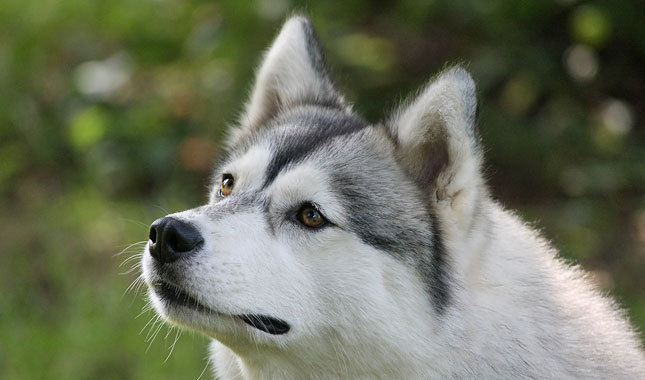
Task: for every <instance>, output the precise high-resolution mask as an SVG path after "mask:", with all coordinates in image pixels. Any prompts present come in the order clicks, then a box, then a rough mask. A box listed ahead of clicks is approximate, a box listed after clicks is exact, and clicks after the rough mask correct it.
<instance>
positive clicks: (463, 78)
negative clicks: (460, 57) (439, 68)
mask: <svg viewBox="0 0 645 380" xmlns="http://www.w3.org/2000/svg"><path fill="white" fill-rule="evenodd" d="M439 78H440V79H449V80H451V81H452V82H453V83H455V84H457V85H459V86H460V87H462V88H463V89H464V90H466V91H468V92H472V93H473V94H474V93H475V87H476V86H475V80H474V79H473V77H472V76H471V75H470V73H469V72H468V70H466V69H465V68H463V67H462V66H453V67H451V68H449V69H447V70H446V71H444V72H443V73H441V75H439Z"/></svg>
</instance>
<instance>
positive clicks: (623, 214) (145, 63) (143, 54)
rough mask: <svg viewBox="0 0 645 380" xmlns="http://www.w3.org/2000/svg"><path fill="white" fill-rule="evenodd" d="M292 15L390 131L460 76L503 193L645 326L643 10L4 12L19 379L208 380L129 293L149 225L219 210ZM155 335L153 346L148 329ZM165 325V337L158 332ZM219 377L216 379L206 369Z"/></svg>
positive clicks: (2, 130)
mask: <svg viewBox="0 0 645 380" xmlns="http://www.w3.org/2000/svg"><path fill="white" fill-rule="evenodd" d="M292 10H304V11H306V12H307V13H308V14H310V15H311V16H312V18H313V20H314V23H315V24H316V26H317V27H318V29H319V32H320V34H321V40H322V41H323V44H324V45H326V47H327V51H328V53H329V57H328V58H329V60H330V62H331V64H332V67H333V69H334V71H335V73H336V77H337V79H338V82H339V84H340V85H341V87H342V88H343V89H344V90H345V92H346V93H347V95H348V98H349V99H351V100H353V101H354V102H355V108H356V109H357V110H359V111H360V112H362V113H363V114H365V115H366V116H367V117H368V119H369V120H372V121H377V120H379V119H380V118H382V117H383V116H384V115H385V114H386V112H387V110H389V109H391V108H392V107H393V105H394V104H395V102H396V101H397V100H398V99H400V98H401V97H402V96H405V95H406V94H408V93H409V92H411V91H414V90H415V89H417V88H418V87H419V86H421V85H422V84H423V83H425V82H426V81H427V80H428V79H429V78H430V76H432V75H434V74H435V73H436V72H437V71H438V70H440V69H442V68H443V67H444V65H445V64H446V62H464V63H465V64H466V65H467V66H468V68H469V69H470V71H471V72H472V73H473V76H474V77H475V79H476V81H477V83H478V86H479V88H478V91H479V95H480V99H481V104H480V113H479V120H480V122H479V124H480V131H481V135H482V139H483V143H484V145H485V147H486V150H487V167H488V168H489V171H488V177H489V180H490V181H489V182H490V184H491V187H492V188H493V193H494V194H496V196H498V197H499V199H501V200H502V201H503V202H504V203H505V204H507V205H508V206H509V207H512V208H517V209H519V210H520V212H521V213H522V214H523V215H524V216H525V217H526V218H527V219H528V220H530V221H532V222H534V224H535V225H536V226H538V227H540V228H542V229H543V231H544V234H545V235H546V236H547V237H549V238H551V239H553V240H554V242H555V244H556V246H558V247H559V248H560V249H561V252H562V255H563V256H565V257H567V258H571V259H575V260H577V261H578V262H580V263H581V264H582V265H583V266H584V267H585V268H586V269H588V270H589V271H591V273H592V275H593V278H594V279H596V280H597V282H598V283H599V285H600V286H601V287H602V288H603V289H605V290H607V291H609V292H610V293H611V294H613V295H615V296H616V297H617V298H618V300H619V301H620V302H621V303H622V304H623V305H625V306H626V307H628V308H629V314H630V316H631V317H632V318H633V320H634V322H635V324H636V325H637V326H639V327H640V329H641V331H642V328H643V326H645V295H644V294H643V289H645V277H644V276H643V275H642V273H643V270H644V269H645V264H644V261H645V259H644V258H645V195H643V194H645V128H643V120H644V118H645V98H643V82H644V81H645V71H644V67H645V23H643V20H642V10H643V7H642V3H641V2H640V1H638V0H621V1H608V0H604V1H592V2H585V4H578V3H577V2H576V1H575V0H557V1H545V0H527V1H514V0H497V1H475V0H458V1H436V0H435V1H425V0H423V1H422V0H404V1H380V2H368V1H361V0H347V1H344V2H309V3H307V2H304V1H292V2H290V1H289V0H279V1H277V0H276V1H271V0H257V1H254V2H248V1H239V0H237V1H234V0H228V1H212V0H211V1H197V0H181V1H180V0H139V1H126V0H111V1H104V0H96V1H73V0H42V1H38V2H24V1H21V0H0V89H1V91H0V210H1V211H0V241H2V248H0V378H2V379H8V380H12V379H43V378H47V379H70V378H73V379H153V378H155V379H162V378H168V379H175V378H182V379H183V378H197V377H198V376H199V374H200V373H201V371H202V369H203V368H204V365H205V363H206V361H205V360H204V357H205V356H206V345H205V339H203V338H201V337H198V336H193V335H191V334H189V333H185V334H184V337H182V338H181V339H180V340H179V341H178V343H177V344H176V346H175V348H174V352H173V354H172V355H171V356H170V358H169V359H168V361H167V362H165V363H164V360H165V358H166V356H167V355H168V351H167V349H168V347H170V346H171V345H172V343H173V341H174V337H175V335H174V334H175V333H174V331H173V332H171V334H170V335H169V337H168V338H167V339H166V340H164V339H163V336H165V334H166V329H165V328H162V330H161V333H160V336H158V337H157V339H156V340H155V341H153V342H152V343H151V344H150V349H149V350H148V351H147V352H146V348H147V346H148V344H149V343H148V342H146V334H147V331H148V330H147V329H148V328H149V327H150V326H148V327H147V328H145V329H144V326H145V324H146V322H148V320H149V319H150V318H152V317H153V315H154V314H153V313H151V312H147V313H144V314H143V315H142V316H141V317H138V318H135V317H136V315H137V314H139V311H140V309H141V307H142V306H143V302H144V301H143V298H144V297H143V296H142V295H140V294H139V295H137V294H135V293H136V292H130V293H128V294H126V295H125V296H122V295H123V293H124V292H125V290H126V288H127V287H128V285H129V284H130V283H131V282H132V281H133V280H134V279H135V278H136V273H128V274H125V275H119V272H123V271H127V270H128V268H129V265H130V264H132V263H134V262H136V260H135V261H131V262H128V263H126V265H125V266H123V267H119V265H120V263H121V262H122V261H123V260H124V259H125V258H127V257H129V256H130V255H133V254H135V253H137V252H139V251H140V250H141V245H135V246H133V247H131V248H128V249H126V250H125V253H123V254H122V255H120V256H116V257H115V256H114V254H115V253H118V252H119V251H120V250H121V249H123V248H125V247H127V246H128V244H130V243H133V242H136V241H143V240H145V239H146V237H147V226H148V225H149V223H150V222H151V221H153V220H154V219H156V218H157V217H160V216H162V215H165V214H166V212H167V211H169V212H172V211H177V210H181V209H183V208H188V207H192V206H196V205H198V204H200V202H203V201H204V200H205V193H206V191H205V187H206V185H207V181H208V177H209V170H210V168H211V163H212V161H213V160H214V159H215V158H216V157H217V156H218V154H219V153H220V142H221V140H222V137H223V135H224V132H225V130H226V126H227V124H229V123H232V122H234V121H235V117H236V115H237V114H238V113H239V111H240V110H241V104H242V103H243V101H244V100H245V96H246V95H247V91H248V88H249V85H250V83H251V78H252V74H253V68H254V65H255V64H256V62H257V61H258V59H259V57H260V56H261V52H262V51H263V49H264V48H265V47H266V46H267V44H268V43H269V42H270V40H271V38H272V36H273V35H274V33H275V32H276V31H277V29H278V28H279V26H280V24H281V22H282V20H283V19H284V17H285V16H286V15H288V14H289V13H290V12H291V11H292ZM142 329H143V330H144V332H143V333H142V334H141V335H139V331H141V330H142ZM154 331H156V327H155V329H154V330H152V332H153V333H154ZM205 376H206V375H205Z"/></svg>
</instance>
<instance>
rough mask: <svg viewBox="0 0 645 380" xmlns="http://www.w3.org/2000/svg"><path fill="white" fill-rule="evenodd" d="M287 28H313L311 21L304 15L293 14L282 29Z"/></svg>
mask: <svg viewBox="0 0 645 380" xmlns="http://www.w3.org/2000/svg"><path fill="white" fill-rule="evenodd" d="M287 27H289V28H292V27H293V28H296V27H297V28H307V29H309V28H313V24H312V23H311V19H309V17H308V16H307V15H305V14H304V13H294V14H292V15H291V16H289V17H288V18H287V20H286V21H285V22H284V25H283V27H282V28H283V29H286V28H287Z"/></svg>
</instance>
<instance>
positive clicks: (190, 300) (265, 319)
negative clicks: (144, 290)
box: [152, 280, 291, 335]
mask: <svg viewBox="0 0 645 380" xmlns="http://www.w3.org/2000/svg"><path fill="white" fill-rule="evenodd" d="M152 288H153V289H154V292H155V293H156V294H157V295H159V296H160V297H161V298H163V299H164V300H166V301H168V302H172V303H173V304H177V305H181V306H184V307H188V308H190V309H194V310H197V311H200V312H207V313H215V314H219V313H216V312H215V311H213V310H211V309H210V308H208V307H206V306H204V305H203V304H201V303H200V302H199V301H197V300H196V299H195V298H194V297H193V296H191V295H190V294H188V293H187V292H185V291H183V290H182V289H180V288H179V287H177V286H176V285H173V284H171V283H169V282H167V281H163V280H156V281H154V282H153V283H152ZM236 317H238V318H239V319H241V320H242V321H243V322H244V323H246V324H248V325H249V326H251V327H254V328H256V329H258V330H260V331H264V332H266V333H268V334H271V335H282V334H286V333H287V332H289V330H290V329H291V326H289V324H288V323H287V322H285V321H283V320H281V319H278V318H274V317H269V316H267V315H259V314H241V315H236Z"/></svg>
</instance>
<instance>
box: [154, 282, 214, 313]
mask: <svg viewBox="0 0 645 380" xmlns="http://www.w3.org/2000/svg"><path fill="white" fill-rule="evenodd" d="M152 288H153V290H154V292H155V293H156V294H157V295H159V296H160V297H161V298H163V299H164V300H166V301H168V302H172V303H174V304H177V305H181V306H185V307H188V308H190V309H194V310H197V311H201V312H210V313H212V312H213V311H212V310H211V309H209V308H208V307H206V306H204V305H202V304H201V303H200V302H199V301H197V300H196V299H195V297H193V296H191V295H190V294H188V293H186V292H185V291H183V290H182V289H180V288H179V287H177V286H176V285H173V284H171V283H169V282H166V281H163V280H156V281H154V282H153V283H152Z"/></svg>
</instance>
